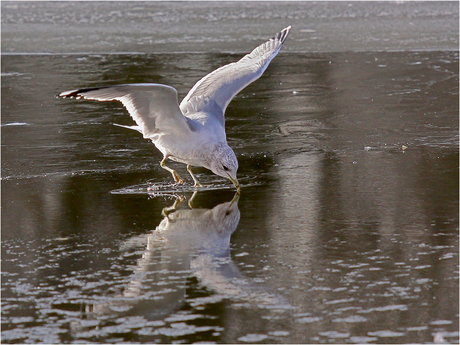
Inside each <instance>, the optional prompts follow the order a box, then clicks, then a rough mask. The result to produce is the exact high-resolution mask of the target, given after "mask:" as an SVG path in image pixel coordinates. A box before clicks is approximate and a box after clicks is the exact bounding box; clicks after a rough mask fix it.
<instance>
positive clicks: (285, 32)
mask: <svg viewBox="0 0 460 345" xmlns="http://www.w3.org/2000/svg"><path fill="white" fill-rule="evenodd" d="M290 31H291V26H290V25H289V26H288V27H285V28H284V29H283V30H281V31H280V32H278V33H277V34H276V36H274V37H272V38H271V40H275V41H280V42H281V43H284V41H285V40H286V38H287V37H288V35H289V32H290Z"/></svg>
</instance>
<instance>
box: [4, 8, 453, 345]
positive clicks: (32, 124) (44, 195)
mask: <svg viewBox="0 0 460 345" xmlns="http://www.w3.org/2000/svg"><path fill="white" fill-rule="evenodd" d="M209 7H210V8H206V7H205V6H204V4H202V3H198V4H195V3H186V4H184V3H128V2H123V3H79V4H78V6H77V5H75V4H74V3H63V2H53V3H51V2H50V3H35V2H34V3H17V4H16V3H12V2H2V53H3V55H2V342H3V343H18V342H23V343H34V342H41V343H70V342H95V343H107V342H141V343H155V342H156V343H170V342H186V343H191V342H208V343H209V342H215V343H235V342H239V343H256V342H257V343H258V342H261V343H366V342H369V343H427V342H433V341H437V342H439V341H445V342H448V343H458V341H459V334H458V324H459V320H458V305H459V299H458V293H459V292H458V291H459V284H458V261H459V257H458V248H459V243H458V228H459V226H458V224H459V217H458V209H459V203H458V191H459V183H458V181H459V176H458V166H459V159H458V154H459V149H458V140H459V137H458V130H459V128H458V113H459V101H458V85H459V77H458V70H459V63H458V62H459V56H458V55H459V54H458V3H449V2H445V3H440V4H439V5H436V4H435V3H413V2H411V3H352V6H348V4H345V3H335V4H333V3H308V4H305V3H288V4H280V3H271V4H262V3H251V4H246V3H243V4H239V3H212V4H210V5H209ZM371 19H372V20H371ZM120 23H124V24H125V26H122V25H119V24H120ZM218 23H220V24H221V25H219V24H218ZM410 23H412V24H410ZM288 24H291V25H293V32H292V34H291V36H290V37H289V38H288V40H287V41H286V43H285V47H284V48H283V51H282V52H281V53H280V54H279V55H278V56H277V58H276V59H275V60H273V62H272V64H271V65H270V67H269V68H268V70H267V71H266V73H265V74H264V75H263V77H262V78H261V79H260V80H258V81H257V82H255V83H254V84H252V85H250V86H249V87H248V88H246V89H245V90H243V91H242V92H241V93H240V94H239V95H238V96H237V97H236V98H235V99H234V101H233V102H232V103H230V105H229V107H228V109H227V114H226V115H227V117H226V118H227V122H226V128H227V135H228V140H229V144H230V146H231V147H233V148H234V150H235V153H236V155H237V157H238V160H239V163H240V169H239V174H238V176H239V180H240V181H241V184H242V193H241V196H240V197H239V198H238V197H236V196H235V195H234V193H235V192H234V188H233V187H232V185H231V183H230V182H229V181H224V180H222V179H220V178H218V177H216V176H214V175H212V174H211V173H210V172H209V171H207V170H205V169H197V177H198V178H199V180H200V181H201V182H202V183H203V182H204V184H206V185H207V187H204V188H203V189H202V190H199V191H198V193H196V195H195V196H194V197H193V191H194V190H193V188H192V187H191V185H192V181H191V180H190V179H188V181H187V182H188V185H187V186H185V187H181V188H176V187H174V186H171V184H170V182H171V176H170V174H169V173H168V172H166V171H164V170H163V169H161V168H160V167H159V164H158V163H159V161H160V159H161V154H160V152H159V151H157V150H156V149H155V147H154V146H153V145H152V144H151V143H150V142H148V141H146V140H144V139H143V138H142V137H141V136H140V135H139V134H138V133H135V132H131V131H128V130H126V129H123V128H119V127H116V126H113V123H119V124H132V120H131V119H130V117H129V116H128V115H127V112H126V111H125V109H124V108H123V107H122V106H121V105H120V104H118V103H116V102H115V103H111V102H109V103H98V102H91V101H77V100H67V99H56V98H55V95H56V94H58V93H59V92H61V91H64V90H70V89H74V88H80V87H91V86H99V85H112V84H119V83H140V82H155V83H162V84H167V85H171V86H174V87H176V88H177V90H178V91H179V96H180V97H184V96H185V94H186V93H187V91H188V90H189V89H190V88H191V87H192V86H193V84H194V83H195V82H196V81H197V80H198V79H199V78H201V77H202V76H203V75H205V74H207V73H209V72H210V71H212V70H213V69H215V68H217V67H219V66H221V65H223V64H226V63H229V62H232V61H235V60H237V59H239V58H240V57H241V55H242V54H241V53H242V52H246V51H249V50H251V49H252V48H253V47H255V46H256V45H257V44H258V43H261V42H263V41H264V40H265V39H267V38H268V37H270V36H272V35H274V34H275V33H276V32H277V31H279V30H280V29H281V28H283V27H285V26H286V25H288ZM414 27H415V28H416V29H411V28H414ZM441 28H444V29H443V30H441ZM406 29H407V30H406ZM188 30H190V31H188ZM411 30H412V31H411ZM350 33H353V35H351V34H350ZM390 33H391V35H390ZM37 37H40V40H38V41H37ZM385 39H386V40H385ZM123 52H124V53H123ZM171 165H172V166H174V167H177V169H178V171H179V173H182V174H181V175H183V176H184V177H187V178H188V176H187V174H186V171H185V167H184V166H183V165H180V164H177V165H174V163H172V164H171ZM151 185H154V186H155V188H156V190H155V191H154V192H148V191H147V187H148V186H151ZM178 196H183V198H184V199H185V200H183V202H182V203H180V204H179V205H177V210H173V209H171V208H169V207H170V206H172V205H173V204H174V203H175V200H178V199H176V197H178ZM192 198H193V200H192V202H191V206H192V207H190V206H189V205H188V202H189V201H190V200H191V199H192ZM165 214H166V215H167V217H165Z"/></svg>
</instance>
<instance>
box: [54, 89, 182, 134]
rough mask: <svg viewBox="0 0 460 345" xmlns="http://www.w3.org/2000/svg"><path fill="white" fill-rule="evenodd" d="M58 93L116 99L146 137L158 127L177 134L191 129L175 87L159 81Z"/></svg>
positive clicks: (108, 99)
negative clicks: (180, 105)
mask: <svg viewBox="0 0 460 345" xmlns="http://www.w3.org/2000/svg"><path fill="white" fill-rule="evenodd" d="M59 97H67V98H73V97H75V98H85V99H93V100H97V101H113V100H117V101H120V102H121V103H123V105H124V106H125V107H126V109H127V110H128V112H129V114H130V115H131V117H132V118H133V119H134V121H136V123H137V125H138V126H139V127H140V130H139V131H140V132H141V133H143V135H144V137H145V138H150V137H152V135H153V134H154V133H156V132H157V131H158V130H160V131H167V132H168V133H175V134H177V135H178V136H183V135H187V134H188V133H189V132H190V127H189V126H188V123H187V119H186V118H185V117H184V116H183V115H182V112H181V110H180V109H179V104H178V101H177V91H176V89H174V88H173V87H170V86H166V85H160V84H129V85H128V84H125V85H115V86H107V87H105V86H103V87H96V88H89V89H81V90H72V91H66V92H63V93H61V94H60V95H59Z"/></svg>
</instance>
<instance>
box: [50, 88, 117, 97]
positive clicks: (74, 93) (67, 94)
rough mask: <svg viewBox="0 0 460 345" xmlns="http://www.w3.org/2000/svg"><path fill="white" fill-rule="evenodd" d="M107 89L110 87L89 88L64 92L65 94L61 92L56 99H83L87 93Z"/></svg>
mask: <svg viewBox="0 0 460 345" xmlns="http://www.w3.org/2000/svg"><path fill="white" fill-rule="evenodd" d="M107 87H108V86H102V87H89V88H86V89H78V90H71V91H64V92H61V93H60V94H59V95H56V98H82V97H83V96H84V94H85V93H86V92H89V91H95V90H100V89H105V88H107Z"/></svg>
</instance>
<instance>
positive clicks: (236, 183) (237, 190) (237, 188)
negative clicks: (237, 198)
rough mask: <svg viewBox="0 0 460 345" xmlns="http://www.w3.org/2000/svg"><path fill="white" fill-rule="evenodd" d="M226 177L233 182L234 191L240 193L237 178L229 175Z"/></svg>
mask: <svg viewBox="0 0 460 345" xmlns="http://www.w3.org/2000/svg"><path fill="white" fill-rule="evenodd" d="M228 178H229V179H230V181H232V182H233V185H234V186H235V187H236V192H237V193H238V194H240V192H241V187H240V184H239V183H238V180H237V179H233V178H232V177H231V176H230V175H228Z"/></svg>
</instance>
